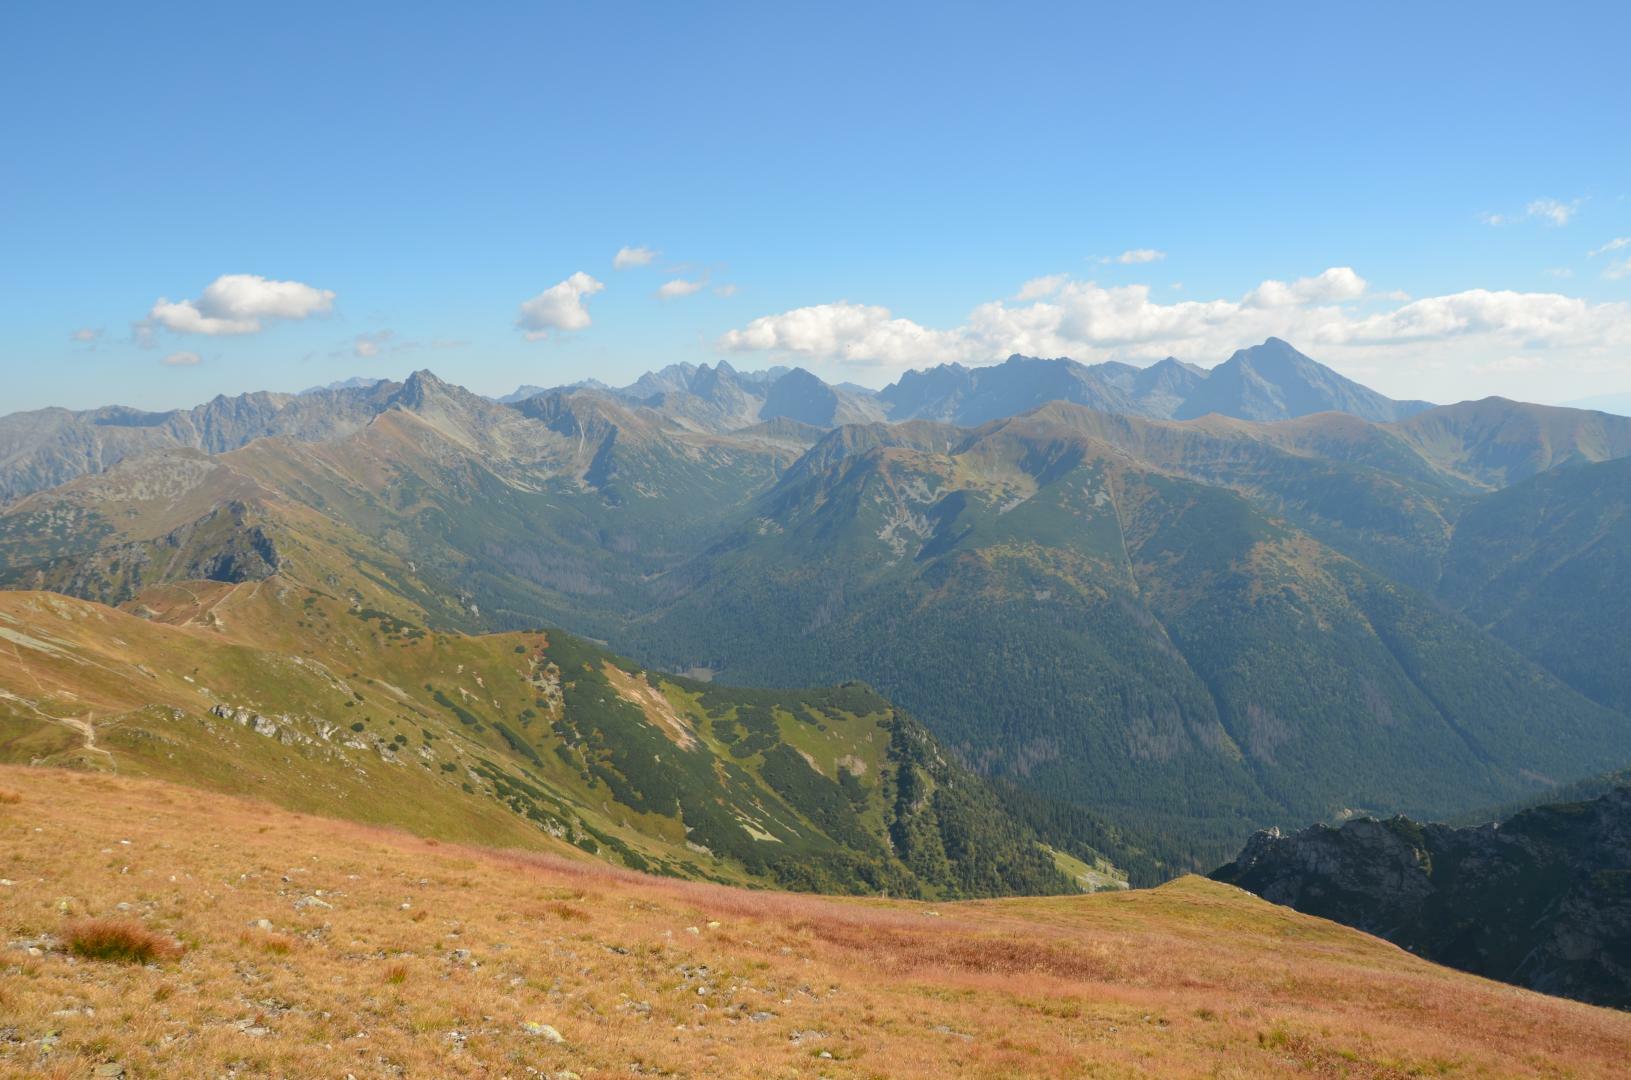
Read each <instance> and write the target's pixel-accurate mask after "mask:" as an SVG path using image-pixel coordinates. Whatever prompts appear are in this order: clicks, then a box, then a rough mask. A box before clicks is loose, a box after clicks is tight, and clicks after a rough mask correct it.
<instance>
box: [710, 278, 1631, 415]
mask: <svg viewBox="0 0 1631 1080" xmlns="http://www.w3.org/2000/svg"><path fill="white" fill-rule="evenodd" d="M1628 261H1631V260H1628ZM1626 272H1627V274H1628V275H1631V268H1627V271H1626ZM1021 293H1022V294H1026V295H1024V296H1023V297H1021V298H1016V299H1013V300H996V301H991V302H988V303H985V304H981V305H979V306H978V307H976V308H974V310H973V311H971V312H970V313H969V315H968V316H967V318H965V319H964V320H962V321H961V323H960V324H959V325H956V326H953V327H950V328H945V329H942V328H936V327H930V326H924V325H921V324H919V323H917V322H914V321H912V320H911V319H907V318H902V317H900V316H897V315H896V314H895V313H893V312H891V311H890V310H889V309H887V308H884V307H880V306H876V305H867V304H860V303H853V302H849V301H840V302H838V303H832V304H817V305H813V306H810V307H804V308H798V309H795V310H793V311H786V312H782V313H780V314H775V315H766V316H764V317H762V318H758V319H755V320H753V321H752V322H750V323H748V324H747V325H746V326H743V327H741V328H739V329H735V330H732V331H730V332H728V333H726V334H725V335H723V336H722V337H721V338H720V339H719V341H718V345H719V347H720V348H721V349H722V350H725V351H731V352H766V353H781V354H790V355H796V356H798V357H800V358H801V360H803V361H804V362H806V363H808V364H811V365H816V364H820V363H823V362H826V363H830V364H833V365H835V366H838V367H840V368H845V367H847V368H872V369H874V370H877V371H879V372H881V373H883V374H885V375H888V374H892V373H893V372H894V371H898V370H900V369H904V368H907V367H922V366H929V365H934V364H939V363H944V362H950V361H958V362H962V363H968V364H985V363H993V362H996V361H999V360H1001V359H1002V358H1003V357H1005V356H1008V355H1009V354H1011V353H1022V354H1025V355H1030V356H1071V357H1074V358H1075V359H1077V360H1081V361H1084V362H1089V363H1091V362H1093V361H1096V360H1105V359H1118V360H1127V361H1133V362H1140V361H1153V360H1158V359H1160V358H1162V357H1164V356H1168V355H1175V356H1179V357H1182V358H1184V359H1188V360H1194V361H1197V362H1202V363H1213V362H1216V361H1218V360H1221V359H1223V358H1225V357H1227V356H1228V355H1229V354H1230V353H1231V352H1233V351H1234V350H1235V349H1237V348H1239V347H1241V346H1243V345H1249V344H1253V343H1255V342H1259V341H1262V340H1263V339H1264V338H1266V337H1270V336H1274V337H1280V338H1284V339H1286V340H1288V341H1290V342H1292V343H1293V344H1295V345H1297V346H1299V347H1300V348H1303V349H1304V350H1306V351H1310V352H1313V353H1314V354H1315V355H1317V356H1318V357H1319V358H1320V359H1322V360H1325V361H1326V362H1329V363H1332V364H1334V365H1336V366H1337V367H1338V369H1339V370H1345V371H1353V372H1359V371H1361V370H1362V369H1370V370H1375V371H1378V372H1381V373H1383V377H1382V380H1381V381H1382V385H1381V386H1380V387H1379V388H1380V389H1383V390H1384V392H1391V393H1394V394H1395V395H1396V396H1400V397H1428V398H1433V397H1438V398H1440V399H1441V400H1456V399H1457V398H1458V397H1464V396H1466V392H1467V390H1468V386H1467V379H1468V378H1469V376H1470V375H1472V374H1478V373H1479V372H1482V373H1494V372H1496V371H1497V369H1496V368H1494V367H1492V366H1491V361H1490V358H1491V357H1503V356H1526V355H1530V354H1534V355H1535V356H1537V357H1538V358H1539V359H1538V361H1537V362H1538V363H1542V364H1545V365H1549V368H1548V374H1546V375H1545V376H1544V378H1543V377H1542V376H1540V375H1533V376H1529V378H1530V379H1531V381H1532V382H1533V383H1534V384H1535V386H1534V388H1533V389H1532V390H1529V391H1526V392H1527V393H1530V394H1532V395H1534V396H1537V397H1539V398H1541V399H1548V394H1550V393H1552V392H1554V391H1555V389H1556V388H1555V386H1553V385H1552V384H1553V383H1555V382H1556V381H1557V379H1556V376H1557V374H1558V373H1559V372H1562V373H1566V374H1568V375H1569V376H1570V377H1571V378H1586V377H1587V375H1588V373H1589V372H1592V371H1599V370H1613V371H1616V372H1620V373H1621V376H1620V377H1624V376H1625V375H1631V357H1628V356H1627V350H1628V349H1631V303H1626V302H1623V301H1621V302H1614V303H1592V302H1588V301H1586V300H1582V299H1579V298H1575V297H1569V296H1564V295H1561V294H1558V293H1544V292H1540V293H1526V292H1516V291H1510V290H1487V289H1469V290H1463V291H1461V292H1455V293H1449V294H1445V295H1441V296H1429V297H1422V298H1418V299H1415V300H1410V299H1408V298H1404V299H1399V298H1397V297H1398V296H1399V294H1389V293H1382V294H1377V293H1372V292H1370V291H1369V290H1368V288H1367V286H1366V282H1365V281H1364V279H1363V278H1362V277H1360V276H1359V274H1358V273H1356V272H1355V271H1354V270H1353V269H1352V268H1349V267H1333V268H1331V269H1329V270H1326V271H1325V272H1323V273H1321V274H1318V275H1315V276H1313V277H1309V278H1302V279H1300V280H1297V281H1293V282H1291V283H1289V284H1288V283H1286V282H1283V281H1266V282H1263V283H1262V284H1260V285H1258V286H1257V287H1256V288H1254V289H1251V290H1249V291H1248V292H1247V293H1246V294H1245V295H1244V296H1242V297H1240V298H1239V299H1230V298H1219V299H1212V300H1174V301H1173V302H1171V303H1163V302H1160V301H1157V300H1156V299H1154V298H1153V295H1152V291H1151V289H1150V288H1149V287H1148V286H1146V285H1124V286H1110V287H1107V286H1103V285H1100V284H1097V283H1095V282H1090V281H1089V282H1082V281H1070V280H1066V281H1064V282H1060V283H1058V284H1057V285H1055V284H1054V283H1052V282H1049V283H1048V286H1047V290H1046V291H1043V286H1037V287H1036V289H1033V290H1029V292H1027V290H1026V289H1021ZM1039 293H1040V295H1039ZM1356 299H1363V300H1364V304H1363V305H1362V306H1359V305H1354V304H1352V303H1350V301H1354V300H1356ZM1475 365H1483V367H1482V368H1480V369H1479V370H1478V372H1475V371H1474V366H1475ZM1499 371H1500V372H1503V373H1504V374H1503V375H1502V377H1503V378H1507V379H1521V378H1524V377H1525V376H1524V375H1523V374H1522V372H1521V371H1520V369H1519V366H1518V365H1516V364H1505V365H1504V366H1503V367H1501V368H1500V369H1499ZM1432 380H1437V382H1434V381H1432ZM1548 380H1550V381H1548ZM1506 389H1507V390H1508V391H1509V392H1520V391H1519V390H1518V388H1517V387H1516V386H1508V387H1507V388H1506Z"/></svg>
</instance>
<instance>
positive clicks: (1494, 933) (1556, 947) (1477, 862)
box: [1212, 787, 1631, 1008]
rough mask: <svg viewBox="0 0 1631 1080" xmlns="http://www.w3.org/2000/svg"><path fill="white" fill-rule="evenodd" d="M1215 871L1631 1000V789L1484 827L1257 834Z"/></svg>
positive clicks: (1489, 971)
mask: <svg viewBox="0 0 1631 1080" xmlns="http://www.w3.org/2000/svg"><path fill="white" fill-rule="evenodd" d="M1212 876H1213V877H1214V878H1216V879H1217V880H1219V881H1225V882H1229V883H1231V884H1234V885H1239V886H1241V887H1242V888H1244V889H1248V890H1250V891H1251V892H1254V893H1257V894H1258V895H1260V896H1262V897H1264V898H1265V899H1267V900H1271V901H1273V902H1275V903H1278V904H1285V905H1287V906H1289V907H1293V908H1296V909H1297V910H1298V911H1303V912H1307V913H1309V914H1313V915H1319V916H1321V917H1322V918H1328V919H1334V920H1336V921H1337V922H1342V923H1347V924H1348V925H1350V926H1356V927H1358V928H1359V929H1362V930H1366V931H1369V932H1371V933H1375V934H1378V935H1380V936H1382V937H1385V938H1387V939H1388V940H1389V941H1392V942H1395V943H1397V944H1399V945H1402V946H1403V947H1405V948H1407V949H1409V950H1410V951H1411V952H1413V953H1416V954H1418V955H1420V956H1424V957H1427V958H1428V959H1430V960H1435V961H1437V962H1439V963H1443V964H1448V965H1450V966H1451V967H1456V968H1460V969H1462V970H1464V971H1471V972H1474V973H1475V974H1479V975H1485V976H1488V977H1490V978H1494V979H1501V980H1504V981H1506V982H1513V983H1517V984H1518V985H1520V986H1527V987H1530V988H1531V989H1535V990H1541V991H1544V992H1546V993H1549V994H1561V995H1563V996H1566V997H1575V998H1579V999H1581V1000H1583V1001H1592V1002H1597V1003H1599V1004H1604V1005H1614V1006H1618V1007H1621V1008H1625V1007H1627V1006H1631V788H1624V787H1622V788H1618V789H1616V790H1615V791H1612V792H1610V793H1609V794H1607V795H1603V796H1601V797H1599V798H1597V799H1593V800H1591V801H1590V802H1583V803H1565V804H1558V805H1551V806H1541V807H1536V808H1534V809H1531V810H1525V811H1522V812H1521V813H1518V814H1516V815H1514V816H1513V817H1511V818H1509V819H1507V820H1506V821H1503V822H1501V823H1500V824H1499V825H1493V824H1492V825H1484V826H1481V827H1478V828H1468V829H1452V828H1450V827H1448V826H1445V825H1418V824H1417V823H1415V822H1413V821H1411V820H1409V819H1408V818H1402V817H1399V818H1393V819H1391V820H1388V821H1374V820H1364V821H1352V822H1349V823H1347V824H1345V825H1343V826H1342V827H1341V828H1340V829H1332V828H1329V827H1327V826H1315V827H1313V828H1311V829H1307V830H1305V831H1303V832H1300V833H1296V834H1295V835H1292V836H1281V835H1280V834H1279V833H1278V832H1277V831H1276V832H1264V833H1259V834H1257V835H1256V836H1254V837H1252V840H1251V842H1250V843H1249V844H1247V846H1246V849H1245V850H1244V851H1242V852H1241V853H1240V856H1239V858H1237V859H1236V860H1235V861H1234V862H1232V863H1230V864H1229V865H1227V866H1224V867H1222V868H1220V869H1219V870H1217V871H1216V872H1215V873H1214V874H1213V875H1212Z"/></svg>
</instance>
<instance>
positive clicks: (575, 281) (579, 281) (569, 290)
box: [515, 270, 606, 341]
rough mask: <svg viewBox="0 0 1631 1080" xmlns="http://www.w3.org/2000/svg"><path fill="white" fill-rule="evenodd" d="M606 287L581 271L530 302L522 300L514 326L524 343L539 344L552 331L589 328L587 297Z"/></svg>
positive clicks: (552, 286)
mask: <svg viewBox="0 0 1631 1080" xmlns="http://www.w3.org/2000/svg"><path fill="white" fill-rule="evenodd" d="M605 287H606V286H604V285H602V284H601V283H600V282H598V281H596V280H595V279H594V278H592V277H590V276H589V275H588V274H585V273H584V272H583V271H582V270H579V271H578V272H577V273H575V274H573V275H572V276H571V277H569V278H567V279H566V280H565V281H562V282H560V283H558V284H555V285H551V286H550V287H549V288H547V289H545V290H544V291H543V292H541V293H539V294H538V295H537V296H535V297H533V298H532V299H531V300H524V301H522V303H521V306H520V308H519V309H518V310H517V312H516V316H515V326H516V329H518V330H520V331H522V332H523V333H524V334H525V335H526V338H527V340H528V341H540V340H542V339H543V338H546V337H548V336H549V333H550V331H552V330H582V329H583V328H584V327H586V326H588V325H589V322H590V320H589V309H588V307H587V306H585V304H584V300H585V298H587V297H590V296H593V295H594V294H595V293H597V292H600V291H601V290H602V289H604V288H605Z"/></svg>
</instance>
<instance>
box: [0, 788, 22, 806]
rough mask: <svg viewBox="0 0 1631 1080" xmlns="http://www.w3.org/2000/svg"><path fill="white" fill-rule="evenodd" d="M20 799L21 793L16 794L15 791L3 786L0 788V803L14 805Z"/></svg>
mask: <svg viewBox="0 0 1631 1080" xmlns="http://www.w3.org/2000/svg"><path fill="white" fill-rule="evenodd" d="M22 801H23V797H22V796H21V795H19V794H17V792H15V791H7V790H6V789H4V788H0V805H5V806H16V805H17V804H18V803H20V802H22Z"/></svg>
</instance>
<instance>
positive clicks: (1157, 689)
mask: <svg viewBox="0 0 1631 1080" xmlns="http://www.w3.org/2000/svg"><path fill="white" fill-rule="evenodd" d="M891 430H892V429H882V428H879V429H861V430H851V429H844V430H841V431H840V432H835V433H834V434H833V435H832V436H829V437H828V439H827V440H824V442H823V444H818V446H817V447H816V448H814V449H812V451H811V452H810V453H809V454H808V455H806V458H805V460H804V461H802V462H801V463H800V464H799V465H797V466H795V467H794V468H793V469H791V470H789V471H788V473H787V475H786V476H785V477H784V478H783V481H782V482H781V483H780V484H779V485H778V486H777V488H775V489H774V490H773V491H772V492H770V493H769V494H767V495H766V496H765V497H764V498H763V499H762V500H761V501H760V503H759V504H758V506H757V511H758V512H757V515H756V516H755V517H754V518H753V519H752V520H750V521H749V522H747V523H746V524H745V525H743V526H742V527H741V528H740V529H739V530H737V531H736V533H735V534H734V535H732V536H730V537H728V538H727V539H725V540H723V541H721V542H720V543H719V544H717V545H716V546H715V547H714V548H713V549H711V550H710V551H709V552H708V553H706V554H705V555H704V556H702V557H701V558H699V559H698V560H696V561H695V562H694V563H692V564H691V565H689V566H687V567H686V568H684V569H683V570H681V571H676V572H675V574H674V575H672V576H673V577H675V578H676V579H677V580H676V582H675V586H674V587H675V589H676V590H677V592H678V599H677V600H676V602H675V604H674V605H673V607H672V608H670V609H669V610H667V611H664V612H659V613H657V614H655V615H654V616H653V617H652V618H651V619H650V620H648V621H643V622H637V623H635V624H634V625H633V626H632V627H631V628H630V633H629V637H630V639H631V640H633V641H635V642H637V643H639V644H640V645H641V646H642V648H644V649H645V650H646V651H647V652H648V653H649V654H650V655H652V656H654V657H655V658H657V659H658V660H659V661H660V662H661V663H664V664H668V665H674V666H680V667H683V666H687V665H689V664H692V663H696V664H707V665H710V666H721V667H722V668H723V673H724V675H725V676H726V677H729V678H731V679H733V680H736V681H750V682H758V681H764V682H770V683H778V682H781V683H785V682H794V683H799V682H811V681H822V679H823V677H826V676H828V675H830V673H832V672H838V671H843V672H848V673H851V674H853V675H856V676H859V677H862V678H865V679H867V680H868V681H869V682H872V683H874V684H875V685H877V686H879V687H880V688H882V689H883V690H884V691H885V692H886V693H889V694H890V695H892V696H893V697H894V698H895V699H897V700H899V701H901V702H902V703H904V704H905V705H906V706H907V707H909V708H911V709H913V710H914V711H915V712H917V713H919V714H920V715H923V716H925V717H927V718H929V720H930V722H931V723H932V724H934V726H935V730H936V732H937V733H938V734H939V735H941V737H943V738H945V739H947V740H948V741H949V742H951V743H952V745H953V746H955V747H956V748H958V749H959V750H960V751H961V752H962V753H964V754H965V755H966V756H967V757H968V758H969V759H970V760H971V761H973V762H975V763H976V764H977V765H978V766H979V767H980V768H981V769H982V770H988V771H991V772H994V773H998V774H1003V775H1007V776H1009V777H1011V778H1013V779H1015V780H1017V781H1019V782H1022V783H1023V784H1024V785H1025V786H1027V787H1030V788H1032V789H1033V790H1036V791H1038V792H1041V793H1043V794H1046V795H1051V796H1053V797H1056V798H1061V799H1067V800H1073V801H1076V802H1078V803H1079V804H1082V805H1086V806H1088V807H1089V808H1091V809H1093V810H1096V811H1098V812H1100V813H1102V814H1105V815H1106V816H1109V817H1111V818H1112V820H1117V821H1121V822H1123V823H1127V824H1130V825H1133V826H1135V827H1136V828H1138V829H1140V830H1142V831H1144V832H1146V833H1151V832H1153V833H1162V834H1165V835H1166V836H1167V837H1169V838H1170V839H1171V840H1172V841H1174V846H1173V847H1172V848H1170V849H1169V850H1168V851H1167V852H1166V857H1167V858H1169V859H1171V860H1172V861H1173V863H1174V865H1176V866H1179V867H1182V866H1184V865H1186V864H1187V862H1189V861H1199V860H1201V859H1203V858H1205V854H1204V853H1205V852H1212V851H1217V849H1218V847H1219V846H1220V845H1223V846H1229V842H1228V841H1227V840H1226V839H1225V838H1226V837H1227V836H1228V835H1229V834H1230V833H1231V832H1234V831H1236V830H1239V829H1240V828H1241V827H1242V825H1243V823H1244V822H1246V821H1250V820H1265V815H1269V816H1270V817H1272V816H1273V815H1274V814H1276V813H1279V812H1282V810H1290V811H1291V812H1293V813H1295V814H1297V815H1298V816H1306V817H1316V818H1317V817H1326V816H1332V815H1337V814H1340V813H1344V812H1350V811H1351V810H1352V809H1354V808H1364V807H1376V806H1389V807H1432V808H1433V809H1432V810H1431V811H1426V812H1435V813H1444V812H1450V811H1452V810H1455V809H1458V808H1461V807H1464V806H1466V805H1471V804H1475V803H1490V802H1496V801H1500V800H1502V799H1505V798H1509V797H1516V796H1517V795H1518V794H1519V793H1521V792H1523V791H1524V790H1525V789H1528V788H1531V787H1533V786H1539V785H1543V784H1546V783H1550V782H1555V781H1564V780H1571V779H1575V778H1578V777H1580V776H1584V775H1587V774H1589V773H1592V772H1595V771H1599V770H1600V768H1601V764H1600V763H1601V761H1602V759H1603V755H1605V754H1606V755H1609V756H1610V757H1614V756H1622V757H1631V722H1627V720H1626V719H1625V718H1624V717H1623V716H1622V715H1620V714H1617V713H1613V712H1611V711H1609V710H1607V709H1603V708H1601V707H1599V706H1596V705H1594V704H1592V703H1590V702H1588V701H1586V700H1585V699H1584V698H1582V697H1580V696H1579V695H1578V694H1577V693H1575V692H1574V691H1572V690H1570V689H1569V688H1567V687H1566V686H1564V685H1563V684H1562V683H1560V682H1559V681H1558V680H1557V679H1555V678H1553V677H1551V676H1549V675H1547V674H1546V673H1545V672H1543V671H1541V670H1540V669H1538V668H1537V667H1535V666H1534V665H1533V664H1532V663H1529V662H1527V661H1525V660H1523V659H1522V658H1521V657H1519V656H1518V655H1517V654H1515V653H1514V652H1512V651H1511V649H1509V648H1508V647H1506V646H1504V645H1502V644H1501V643H1499V642H1497V641H1495V640H1493V639H1491V638H1489V637H1487V636H1486V635H1483V634H1481V633H1480V632H1479V631H1478V630H1477V629H1476V628H1474V627H1473V626H1471V625H1469V624H1466V623H1464V622H1462V621H1460V620H1458V619H1456V618H1453V617H1448V616H1446V615H1444V614H1443V613H1441V612H1440V611H1438V610H1437V609H1436V607H1435V606H1434V604H1433V603H1432V602H1431V601H1430V600H1429V599H1428V598H1427V597H1426V596H1425V595H1422V594H1420V593H1418V592H1416V591H1414V590H1412V589H1409V588H1405V587H1402V586H1399V585H1396V584H1393V583H1391V582H1389V581H1388V580H1386V579H1385V578H1383V577H1381V576H1380V575H1378V574H1376V573H1374V572H1373V571H1370V570H1368V569H1367V568H1366V567H1364V566H1362V565H1360V564H1358V563H1356V562H1354V561H1352V560H1351V559H1348V558H1344V557H1343V556H1341V555H1339V554H1338V553H1336V552H1334V551H1332V550H1331V549H1330V548H1328V547H1327V546H1325V545H1324V544H1322V543H1320V542H1319V541H1318V540H1316V539H1315V538H1313V537H1312V536H1310V535H1309V534H1308V533H1307V532H1304V531H1303V530H1301V529H1298V528H1296V527H1295V526H1294V525H1293V524H1291V523H1290V522H1288V521H1287V520H1285V519H1284V518H1278V517H1275V516H1272V515H1269V514H1266V513H1264V512H1263V511H1262V510H1261V509H1259V508H1258V507H1257V506H1254V505H1253V503H1252V502H1251V501H1250V500H1248V499H1246V498H1245V497H1243V496H1241V495H1240V494H1237V493H1235V492H1232V491H1229V490H1227V489H1224V488H1220V487H1216V486H1209V485H1202V484H1199V483H1195V482H1193V481H1190V480H1187V479H1183V478H1180V477H1176V476H1173V475H1170V474H1168V473H1163V472H1160V471H1157V470H1154V469H1152V468H1151V467H1149V466H1148V465H1145V464H1143V463H1141V462H1140V461H1138V460H1137V459H1131V458H1129V457H1128V456H1127V455H1126V454H1125V453H1123V452H1122V451H1121V448H1120V447H1117V446H1113V445H1107V444H1105V443H1103V442H1100V441H1099V440H1097V439H1094V438H1092V437H1090V436H1085V435H1083V434H1081V433H1079V432H1077V431H1073V430H1070V429H1067V428H1064V427H1062V426H1060V425H1057V424H1041V423H1039V424H1034V425H1028V424H1017V423H1002V424H994V425H989V426H987V427H986V428H982V429H979V430H977V431H975V432H972V433H969V434H968V435H967V437H966V438H965V439H963V440H962V441H961V442H958V443H956V444H955V445H954V446H952V447H951V448H950V449H949V450H948V449H943V448H942V447H941V446H940V441H941V439H942V437H943V436H942V432H943V430H944V429H937V428H934V427H926V428H919V429H917V435H916V437H914V438H912V439H909V440H906V442H907V443H908V445H890V444H889V442H888V441H887V438H886V436H887V435H888V433H889V432H890V431H891ZM1442 524H1443V523H1442V521H1441V522H1440V526H1441V527H1442ZM701 650H706V651H705V652H703V651H701ZM1273 808H1281V809H1279V810H1277V809H1273Z"/></svg>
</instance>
